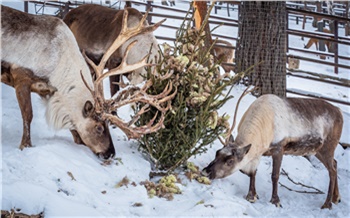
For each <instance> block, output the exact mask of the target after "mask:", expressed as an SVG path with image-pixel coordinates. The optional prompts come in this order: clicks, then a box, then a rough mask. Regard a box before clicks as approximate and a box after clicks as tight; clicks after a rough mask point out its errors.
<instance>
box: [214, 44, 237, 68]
mask: <svg viewBox="0 0 350 218" xmlns="http://www.w3.org/2000/svg"><path fill="white" fill-rule="evenodd" d="M215 45H219V46H215ZM215 45H214V51H215V57H216V58H217V59H218V60H219V61H221V62H222V63H231V64H232V63H234V50H233V49H232V48H226V47H224V46H230V47H232V46H233V45H232V44H231V43H230V42H228V41H226V40H221V39H219V40H216V42H215ZM222 68H224V70H225V72H226V73H228V72H230V71H231V70H232V71H234V67H233V66H229V65H225V64H222Z"/></svg>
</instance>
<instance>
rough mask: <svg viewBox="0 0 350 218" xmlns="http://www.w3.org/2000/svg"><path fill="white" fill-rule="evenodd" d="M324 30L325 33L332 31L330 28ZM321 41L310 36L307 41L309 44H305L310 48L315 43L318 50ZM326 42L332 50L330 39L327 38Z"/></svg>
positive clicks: (305, 46) (328, 48) (329, 50)
mask: <svg viewBox="0 0 350 218" xmlns="http://www.w3.org/2000/svg"><path fill="white" fill-rule="evenodd" d="M323 32H324V33H332V32H331V31H330V30H329V29H327V28H323ZM319 41H320V40H319V39H316V38H310V39H309V41H308V42H307V44H306V45H304V48H306V49H309V48H310V47H311V46H312V45H313V44H315V46H316V50H318V45H319V44H320V43H319ZM325 44H326V46H327V50H328V52H331V42H330V41H328V40H325Z"/></svg>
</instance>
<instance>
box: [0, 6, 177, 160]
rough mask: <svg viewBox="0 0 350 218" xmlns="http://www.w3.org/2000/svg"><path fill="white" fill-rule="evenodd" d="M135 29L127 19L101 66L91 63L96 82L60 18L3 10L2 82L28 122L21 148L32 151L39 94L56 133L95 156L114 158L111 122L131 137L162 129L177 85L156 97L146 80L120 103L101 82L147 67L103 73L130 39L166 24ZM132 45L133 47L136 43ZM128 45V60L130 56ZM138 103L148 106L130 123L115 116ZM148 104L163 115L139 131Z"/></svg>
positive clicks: (124, 66)
mask: <svg viewBox="0 0 350 218" xmlns="http://www.w3.org/2000/svg"><path fill="white" fill-rule="evenodd" d="M146 16H147V15H145V16H144V17H143V18H142V20H141V21H140V23H139V24H138V25H137V26H136V27H135V28H128V27H127V25H126V20H127V17H128V13H127V12H125V14H124V18H123V25H122V31H121V33H120V35H119V36H118V38H117V39H116V40H115V41H114V43H113V44H112V45H111V46H110V47H109V48H108V49H107V52H106V54H105V55H104V56H103V58H102V60H101V63H100V64H99V65H98V66H96V65H94V64H93V63H92V61H90V60H88V62H89V63H90V64H91V66H92V69H94V70H95V72H96V76H97V78H96V81H94V82H93V80H92V77H91V73H90V70H89V67H88V65H87V63H86V61H85V59H84V57H83V55H82V53H81V52H80V50H79V47H78V44H77V42H76V40H75V38H74V35H73V34H72V32H71V31H70V29H69V28H68V27H67V25H65V24H64V22H63V21H62V20H60V19H58V18H54V17H51V16H44V15H43V16H36V15H31V14H27V13H24V12H21V11H18V10H15V9H11V8H9V7H6V6H1V27H2V28H1V46H2V47H1V52H2V56H1V68H2V70H4V71H3V72H2V75H1V78H2V81H3V82H4V83H6V84H8V85H11V86H13V87H14V88H15V90H16V94H17V100H18V103H19V106H20V109H21V113H22V118H23V136H22V142H21V145H20V148H21V149H23V148H25V147H31V146H32V143H31V140H30V123H31V121H32V117H33V115H32V107H31V100H30V99H31V98H30V92H31V91H34V92H37V93H38V94H39V95H41V96H42V97H44V98H43V99H44V100H45V102H46V103H47V110H46V118H47V121H48V123H49V124H50V125H51V126H53V127H55V128H56V129H62V128H67V129H70V130H71V132H72V134H73V137H74V141H75V142H76V143H82V144H85V145H86V146H88V147H89V148H90V149H91V150H92V151H93V152H94V153H95V154H98V155H101V156H102V157H104V158H108V157H110V156H112V155H114V154H115V149H114V146H113V143H112V140H111V137H110V133H109V128H108V125H107V123H108V122H111V123H113V124H115V125H116V126H117V127H119V128H120V129H121V130H122V131H124V132H125V133H126V135H127V136H128V137H129V138H138V137H140V136H141V135H143V134H147V133H150V132H154V131H157V130H158V129H159V128H161V127H162V126H163V124H162V121H163V120H164V114H165V112H166V111H167V110H168V109H169V108H170V100H171V98H172V97H173V96H174V95H170V96H169V94H170V92H171V91H172V85H171V84H169V86H168V87H167V88H168V89H165V90H164V92H163V93H161V94H159V95H157V96H149V95H147V94H146V90H147V88H149V87H150V86H151V85H152V84H151V82H150V81H147V82H146V83H145V85H144V86H143V87H142V88H141V89H135V88H134V89H132V92H131V91H129V89H126V90H124V92H123V93H121V94H122V95H119V96H118V98H116V99H107V100H106V99H105V97H104V93H103V87H102V80H103V79H104V78H107V77H109V76H113V75H119V74H123V73H126V72H130V71H133V70H135V69H138V68H140V67H144V66H146V65H147V63H146V58H147V57H145V58H144V59H142V60H138V61H137V62H136V63H134V64H130V65H129V64H127V63H126V58H123V60H122V62H121V64H120V66H119V67H118V68H116V69H112V70H111V71H109V72H107V73H103V69H104V68H105V64H106V62H107V60H108V59H109V57H110V56H111V54H113V53H114V51H115V50H117V49H118V48H119V47H120V46H122V45H123V44H124V43H125V42H126V41H127V40H129V39H130V38H132V37H134V36H136V35H139V34H144V33H149V32H152V31H154V30H155V29H156V28H157V27H158V26H159V25H160V24H161V23H162V22H164V21H161V22H159V23H157V24H155V25H151V26H145V25H144V24H143V21H144V20H145V19H146ZM133 44H134V43H132V44H131V45H133ZM130 48H131V46H130V47H128V49H126V52H125V54H124V56H126V57H127V56H128V51H129V49H130ZM135 102H142V103H145V104H146V106H144V108H142V109H141V110H140V111H139V112H138V114H136V115H135V116H134V117H133V119H132V120H131V121H130V122H126V121H124V120H122V119H121V118H119V117H118V116H116V115H115V113H116V111H117V109H118V108H119V107H122V106H123V105H126V104H129V103H135ZM147 106H154V107H156V108H157V109H159V111H160V112H161V116H160V117H158V119H157V122H155V119H156V118H154V119H153V120H151V121H150V122H149V123H147V124H146V125H145V126H140V127H137V126H135V125H134V124H135V122H136V121H137V119H138V118H139V116H140V114H142V113H143V112H145V111H146V107H147Z"/></svg>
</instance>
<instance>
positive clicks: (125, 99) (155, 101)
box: [84, 10, 177, 139]
mask: <svg viewBox="0 0 350 218" xmlns="http://www.w3.org/2000/svg"><path fill="white" fill-rule="evenodd" d="M147 15H148V12H147V13H146V14H145V15H144V16H143V17H142V19H141V21H140V22H139V24H138V25H137V26H135V27H131V28H128V26H127V19H128V11H127V10H124V15H123V24H122V30H121V32H120V34H119V36H118V37H117V39H116V40H115V41H114V42H113V43H112V45H111V46H110V47H109V48H108V50H107V51H106V53H105V54H104V55H103V57H102V59H101V62H100V63H99V65H95V64H94V63H93V62H92V61H91V60H90V59H89V58H88V57H87V56H86V55H85V54H84V57H85V59H86V60H87V62H88V63H89V64H90V65H91V67H92V69H93V70H94V71H95V73H96V80H95V82H94V89H93V90H91V89H90V91H91V92H92V94H93V96H94V100H95V112H96V113H97V114H98V115H99V116H100V117H101V119H103V120H108V121H109V122H111V123H112V124H114V125H116V126H117V127H119V128H120V129H121V130H122V131H123V132H124V133H125V134H126V135H127V137H128V138H129V139H137V138H140V137H141V136H142V135H144V134H148V133H152V132H155V131H157V130H159V129H160V128H162V127H163V121H164V118H165V113H166V112H167V111H168V110H169V109H170V107H171V99H172V98H174V96H175V94H176V92H177V90H176V88H175V91H173V85H172V83H171V82H169V83H168V85H167V86H166V88H165V89H164V90H163V92H162V93H160V94H158V95H149V94H147V90H148V88H149V87H151V86H152V84H153V83H152V80H147V81H146V82H145V84H144V85H143V87H142V88H139V87H135V86H129V87H127V88H126V89H124V90H122V91H120V92H119V93H118V94H117V95H116V96H112V98H111V99H105V98H104V93H103V80H104V79H105V78H107V77H110V76H114V75H121V74H125V73H127V72H132V71H134V70H136V69H138V68H141V67H146V66H151V65H150V64H148V63H147V58H148V55H146V56H145V57H144V58H143V59H142V60H140V61H138V62H136V63H134V64H128V63H127V62H126V60H127V58H126V57H127V56H128V54H129V51H130V50H131V48H132V47H133V46H134V45H135V43H136V41H134V42H132V43H130V44H129V45H128V47H127V49H126V51H125V54H124V58H123V60H122V62H121V64H120V65H119V66H118V67H117V68H114V69H111V70H109V71H108V72H105V73H104V72H103V71H104V69H105V65H106V63H107V61H108V59H109V58H110V56H111V55H112V54H113V53H114V52H115V51H116V50H117V49H118V48H119V47H120V46H122V45H123V44H124V43H125V42H126V41H128V40H129V39H131V38H132V37H135V36H137V35H140V34H145V33H148V32H152V31H154V30H155V29H157V28H158V27H159V26H160V25H161V24H162V23H163V22H164V21H165V19H164V20H162V21H160V22H158V23H156V24H154V25H145V20H146V17H147ZM166 76H168V75H163V76H162V77H166ZM155 77H157V78H158V77H159V76H158V75H155ZM171 93H172V94H171ZM133 103H141V105H142V107H141V109H140V110H139V111H138V112H137V113H136V114H135V115H134V116H133V117H132V119H131V120H130V121H128V122H127V121H124V120H123V119H121V118H120V117H119V116H118V115H117V113H116V112H117V110H118V109H119V108H121V107H123V106H125V105H128V104H133ZM150 107H154V108H156V109H157V110H158V112H157V113H156V114H155V116H154V117H153V118H152V119H151V120H150V121H149V122H148V123H147V124H145V125H143V126H139V127H137V126H135V123H136V122H137V121H138V120H139V118H140V116H141V115H142V114H143V113H146V112H147V111H149V108H150ZM159 113H160V115H159Z"/></svg>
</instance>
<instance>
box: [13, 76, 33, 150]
mask: <svg viewBox="0 0 350 218" xmlns="http://www.w3.org/2000/svg"><path fill="white" fill-rule="evenodd" d="M22 70H23V69H15V70H13V72H11V73H12V75H13V79H14V88H15V90H16V96H17V101H18V105H19V108H20V110H21V114H22V120H23V135H22V141H21V144H20V146H19V148H20V149H21V150H23V149H24V148H26V147H32V142H31V139H30V124H31V122H32V119H33V110H32V102H31V96H30V87H31V81H30V79H28V78H26V77H24V78H23V79H21V76H18V74H21V73H20V72H19V71H22Z"/></svg>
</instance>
